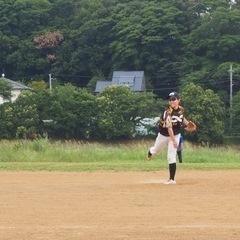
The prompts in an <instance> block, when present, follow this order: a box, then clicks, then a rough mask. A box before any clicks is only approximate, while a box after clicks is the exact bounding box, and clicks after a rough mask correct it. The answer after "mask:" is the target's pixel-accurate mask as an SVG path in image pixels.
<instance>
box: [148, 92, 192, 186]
mask: <svg viewBox="0 0 240 240" xmlns="http://www.w3.org/2000/svg"><path fill="white" fill-rule="evenodd" d="M167 100H168V102H169V106H168V108H167V109H166V110H165V111H164V112H163V113H162V114H161V116H160V121H159V133H158V135H157V138H156V140H155V143H154V146H152V147H151V148H150V149H149V151H148V155H147V158H148V160H150V159H151V158H152V157H153V156H154V155H156V154H157V153H159V152H160V151H161V150H162V149H163V148H164V147H165V146H168V150H167V160H168V164H169V174H170V177H169V180H168V181H167V182H164V184H176V181H175V174H176V155H177V148H178V143H179V139H180V130H181V126H182V124H184V125H186V126H187V127H186V128H185V129H186V130H187V131H194V130H196V125H195V124H194V123H193V122H191V121H188V120H187V119H186V118H185V117H184V116H183V113H184V109H183V107H182V106H180V105H179V104H180V95H179V94H178V93H177V92H171V93H170V94H169V95H168V97H167Z"/></svg>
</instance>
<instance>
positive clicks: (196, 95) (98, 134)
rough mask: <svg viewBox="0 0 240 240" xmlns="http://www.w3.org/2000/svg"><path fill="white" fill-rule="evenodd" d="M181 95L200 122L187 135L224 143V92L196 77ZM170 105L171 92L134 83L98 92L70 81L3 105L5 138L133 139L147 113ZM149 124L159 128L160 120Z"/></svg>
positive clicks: (0, 129)
mask: <svg viewBox="0 0 240 240" xmlns="http://www.w3.org/2000/svg"><path fill="white" fill-rule="evenodd" d="M36 85H37V84H35V86H36ZM38 86H42V85H41V84H38ZM45 86H46V85H45ZM181 96H182V99H183V100H182V101H183V102H182V104H183V106H184V108H185V115H186V117H187V118H188V119H190V120H192V121H194V122H196V124H197V126H198V130H197V131H196V132H194V133H186V132H184V129H183V134H184V135H185V138H186V139H188V140H191V141H195V142H198V143H207V144H216V143H222V139H223V136H224V128H225V124H224V121H225V120H226V112H225V110H224V108H223V107H222V106H223V102H222V101H221V99H220V97H219V96H218V95H217V94H216V93H214V92H213V91H212V90H210V89H207V90H204V89H203V88H202V87H200V86H197V85H195V84H193V83H191V84H189V85H188V86H187V87H186V88H185V89H184V91H182V92H181ZM193 99H194V101H193ZM167 105H168V103H167V101H166V98H165V99H159V98H158V97H157V96H156V95H155V94H153V93H152V92H144V93H136V92H132V91H131V89H130V88H129V87H128V86H117V85H112V86H109V87H106V88H105V89H104V90H103V91H102V92H101V93H100V94H98V95H93V94H92V92H91V91H89V90H88V89H86V88H79V87H76V86H73V85H72V84H69V83H68V84H66V85H63V86H58V87H55V88H53V89H52V90H50V89H44V88H42V87H39V88H38V89H37V88H36V90H35V91H29V90H27V91H24V92H23V93H21V94H20V96H19V97H18V98H17V100H15V101H14V102H5V103H4V104H2V105H1V106H0V138H1V139H15V138H32V137H33V136H34V137H37V136H39V137H45V136H48V137H50V138H54V139H132V138H134V137H135V136H136V126H137V125H138V124H141V121H142V120H143V119H145V118H153V117H158V116H159V112H160V111H161V112H162V111H163V110H164V108H165V107H166V106H167ZM146 127H147V128H151V130H152V132H153V134H155V135H156V134H157V130H158V129H157V123H156V125H155V126H152V125H148V124H147V125H146ZM155 135H154V137H155Z"/></svg>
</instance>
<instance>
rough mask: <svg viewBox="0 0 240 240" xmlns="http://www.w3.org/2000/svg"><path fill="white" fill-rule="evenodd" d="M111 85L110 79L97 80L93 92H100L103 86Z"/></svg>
mask: <svg viewBox="0 0 240 240" xmlns="http://www.w3.org/2000/svg"><path fill="white" fill-rule="evenodd" d="M110 85H112V82H110V81H97V84H96V88H95V92H98V93H99V92H101V91H102V90H103V89H104V88H105V87H108V86H110Z"/></svg>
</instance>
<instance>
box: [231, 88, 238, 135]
mask: <svg viewBox="0 0 240 240" xmlns="http://www.w3.org/2000/svg"><path fill="white" fill-rule="evenodd" d="M232 110H233V111H232V114H233V121H232V127H233V129H232V134H233V135H239V134H240V124H239V123H240V92H238V93H237V94H236V95H235V96H234V97H233V102H232Z"/></svg>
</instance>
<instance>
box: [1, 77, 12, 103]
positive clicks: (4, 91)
mask: <svg viewBox="0 0 240 240" xmlns="http://www.w3.org/2000/svg"><path fill="white" fill-rule="evenodd" d="M11 91H12V86H11V84H10V83H8V82H6V81H5V80H4V79H2V78H0V96H1V97H2V98H6V99H11V96H12V94H11Z"/></svg>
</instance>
